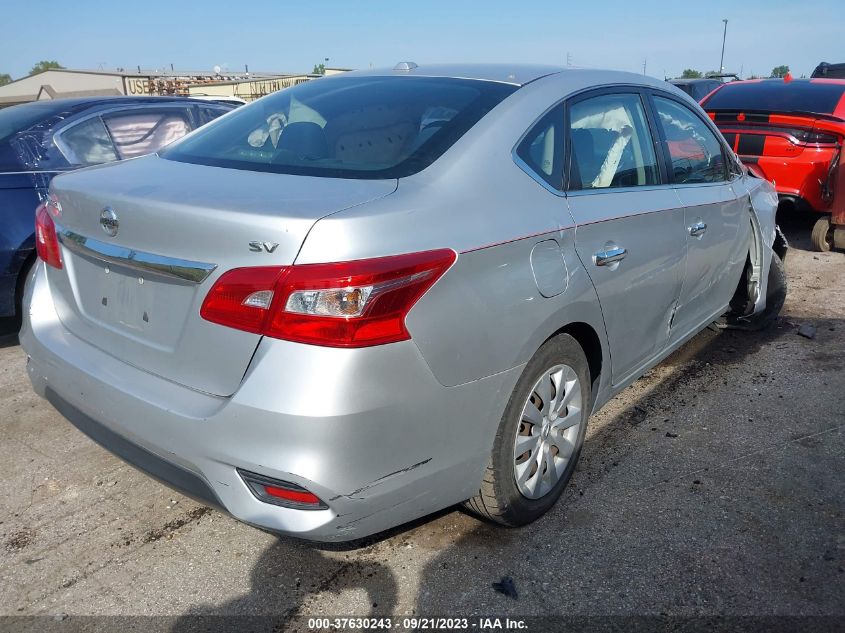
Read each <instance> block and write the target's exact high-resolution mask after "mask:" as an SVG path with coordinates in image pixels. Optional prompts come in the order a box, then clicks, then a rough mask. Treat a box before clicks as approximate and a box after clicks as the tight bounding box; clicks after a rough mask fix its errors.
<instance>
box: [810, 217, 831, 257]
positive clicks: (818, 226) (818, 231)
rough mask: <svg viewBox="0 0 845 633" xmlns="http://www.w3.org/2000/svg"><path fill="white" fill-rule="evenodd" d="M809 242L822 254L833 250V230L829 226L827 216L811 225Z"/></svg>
mask: <svg viewBox="0 0 845 633" xmlns="http://www.w3.org/2000/svg"><path fill="white" fill-rule="evenodd" d="M810 241H811V242H812V243H813V248H815V249H816V250H817V251H819V252H822V253H827V252H828V251H830V250H831V249H832V248H833V229H832V227H831V225H830V216H829V215H825V216H822V217H820V218H819V219H818V220H816V223H815V224H814V225H813V232H812V233H810Z"/></svg>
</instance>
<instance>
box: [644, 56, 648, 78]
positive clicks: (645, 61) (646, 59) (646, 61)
mask: <svg viewBox="0 0 845 633" xmlns="http://www.w3.org/2000/svg"><path fill="white" fill-rule="evenodd" d="M647 63H648V57H646V58H645V59H644V60H643V74H644V75H645V67H646V64H647Z"/></svg>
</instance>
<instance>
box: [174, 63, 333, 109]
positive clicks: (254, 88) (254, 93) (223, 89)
mask: <svg viewBox="0 0 845 633" xmlns="http://www.w3.org/2000/svg"><path fill="white" fill-rule="evenodd" d="M348 70H349V69H346V68H326V71H325V74H326V75H335V74H338V73H344V72H348ZM322 76H323V75H313V74H307V75H278V76H276V77H254V78H245V79H237V80H233V81H214V80H209V81H202V82H197V83H194V84H192V85H190V86H188V95H198V96H219V97H238V98H240V99H243V100H245V101H253V100H255V99H260V98H261V97H263V96H265V95H268V94H270V93H271V92H276V91H277V90H282V89H284V88H290V87H291V86H296V85H297V84H301V83H303V82H305V81H309V80H311V79H318V78H320V77H322Z"/></svg>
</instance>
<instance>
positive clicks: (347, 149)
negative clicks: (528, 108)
mask: <svg viewBox="0 0 845 633" xmlns="http://www.w3.org/2000/svg"><path fill="white" fill-rule="evenodd" d="M514 90H516V87H515V86H511V85H508V84H501V83H494V82H487V81H474V80H468V79H451V78H433V77H332V78H324V79H317V80H314V81H309V82H306V83H302V84H299V85H298V86H295V87H293V88H288V89H286V90H282V91H280V92H277V93H275V94H272V95H270V96H267V97H265V98H263V99H260V100H259V101H256V102H255V103H253V104H250V105H248V106H244V107H242V108H240V109H238V110H236V111H234V112H233V113H232V114H230V115H229V116H227V117H225V118H223V119H221V120H219V121H217V122H215V123H212V124H210V125H209V126H208V127H206V128H203V129H202V130H200V131H199V132H197V133H196V134H194V135H193V136H191V137H188V138H186V139H185V140H184V141H182V142H179V143H176V144H175V145H173V146H172V147H170V148H168V149H167V150H164V151H163V152H161V156H162V157H163V158H166V159H169V160H175V161H181V162H186V163H196V164H200V165H212V166H216V167H229V168H234V169H247V170H251V171H267V172H274V173H280V174H299V175H306V176H324V177H334V178H362V179H384V178H401V177H403V176H409V175H411V174H413V173H416V172H418V171H420V170H422V169H424V168H426V167H427V166H428V165H430V164H431V163H433V162H434V161H435V160H437V158H438V157H439V156H440V155H441V154H443V153H444V152H445V151H446V150H447V149H449V147H451V146H452V145H453V144H454V143H455V142H456V141H457V140H458V139H459V138H460V137H461V136H462V135H463V134H464V133H466V131H467V130H469V129H470V128H471V127H472V126H473V125H475V124H476V123H477V122H478V121H479V120H480V119H481V118H482V117H483V116H484V115H485V114H486V113H487V112H489V111H490V110H491V109H492V108H494V107H495V106H496V105H497V104H498V103H499V102H501V101H502V100H503V99H504V98H505V97H507V96H508V95H510V94H512V93H513V92H514Z"/></svg>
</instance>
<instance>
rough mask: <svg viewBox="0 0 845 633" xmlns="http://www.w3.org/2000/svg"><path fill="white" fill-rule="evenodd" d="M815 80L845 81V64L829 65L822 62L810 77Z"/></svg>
mask: <svg viewBox="0 0 845 633" xmlns="http://www.w3.org/2000/svg"><path fill="white" fill-rule="evenodd" d="M810 77H812V78H813V79H845V64H828V63H827V62H822V63H821V64H819V65H818V66H816V68H815V69H814V70H813V74H812V75H810Z"/></svg>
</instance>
